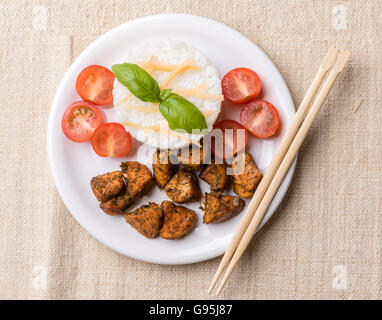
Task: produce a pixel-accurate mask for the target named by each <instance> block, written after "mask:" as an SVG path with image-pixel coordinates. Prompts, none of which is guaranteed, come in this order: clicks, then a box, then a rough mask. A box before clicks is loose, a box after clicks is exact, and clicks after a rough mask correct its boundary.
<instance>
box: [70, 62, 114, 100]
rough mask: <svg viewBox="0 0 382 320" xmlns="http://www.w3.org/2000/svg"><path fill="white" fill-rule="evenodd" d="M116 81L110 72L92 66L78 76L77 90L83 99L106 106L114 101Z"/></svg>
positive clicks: (103, 68) (101, 67) (100, 67)
mask: <svg viewBox="0 0 382 320" xmlns="http://www.w3.org/2000/svg"><path fill="white" fill-rule="evenodd" d="M114 79H115V76H114V74H113V73H112V72H111V71H110V70H108V69H106V68H105V67H103V66H98V65H92V66H89V67H86V68H85V69H84V70H82V71H81V72H80V74H79V75H78V77H77V81H76V90H77V92H78V94H79V95H80V97H81V98H82V99H84V100H86V101H90V102H93V103H95V104H98V105H100V106H104V105H106V104H108V103H110V102H112V101H113V84H114Z"/></svg>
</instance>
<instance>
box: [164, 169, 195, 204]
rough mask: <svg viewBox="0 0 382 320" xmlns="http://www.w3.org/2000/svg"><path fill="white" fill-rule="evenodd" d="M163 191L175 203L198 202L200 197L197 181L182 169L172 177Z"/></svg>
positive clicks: (190, 173)
mask: <svg viewBox="0 0 382 320" xmlns="http://www.w3.org/2000/svg"><path fill="white" fill-rule="evenodd" d="M164 191H165V192H166V194H167V196H168V197H169V198H170V199H171V200H172V201H174V202H176V203H186V202H192V201H198V200H199V199H200V196H201V193H200V188H199V183H198V179H197V178H196V176H195V175H194V174H193V173H192V172H189V171H187V170H185V169H184V168H182V169H180V170H179V171H178V172H177V173H176V174H175V175H174V176H173V177H172V179H171V180H170V181H169V182H168V183H167V185H166V187H165V188H164Z"/></svg>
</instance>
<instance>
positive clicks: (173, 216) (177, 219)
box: [160, 200, 196, 240]
mask: <svg viewBox="0 0 382 320" xmlns="http://www.w3.org/2000/svg"><path fill="white" fill-rule="evenodd" d="M161 207H162V209H163V216H164V219H163V227H162V229H161V231H160V236H161V237H162V238H163V239H168V240H172V239H178V238H181V237H184V236H185V235H187V234H189V233H190V232H191V231H192V230H194V229H195V226H196V213H195V211H192V210H190V209H187V208H185V207H183V206H176V205H175V204H173V203H172V202H171V201H167V200H165V201H163V202H162V204H161Z"/></svg>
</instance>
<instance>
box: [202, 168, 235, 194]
mask: <svg viewBox="0 0 382 320" xmlns="http://www.w3.org/2000/svg"><path fill="white" fill-rule="evenodd" d="M199 177H200V179H202V180H204V181H205V182H207V183H208V184H209V185H210V187H211V190H212V191H215V192H223V191H224V190H225V189H226V188H227V186H228V184H229V177H228V176H227V166H226V164H224V163H222V164H217V163H211V164H209V165H208V166H207V167H206V168H204V170H203V171H202V172H201V173H200V174H199Z"/></svg>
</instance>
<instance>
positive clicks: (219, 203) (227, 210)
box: [203, 193, 244, 223]
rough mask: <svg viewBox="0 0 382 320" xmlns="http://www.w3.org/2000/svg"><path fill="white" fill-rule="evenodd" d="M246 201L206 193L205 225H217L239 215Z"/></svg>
mask: <svg viewBox="0 0 382 320" xmlns="http://www.w3.org/2000/svg"><path fill="white" fill-rule="evenodd" d="M243 208H244V200H243V199H241V198H239V197H235V196H223V195H220V194H215V193H206V198H205V208H204V216H203V223H217V222H222V221H225V220H227V219H230V218H232V217H234V216H236V215H237V214H239V213H240V212H241V211H242V210H243Z"/></svg>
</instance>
